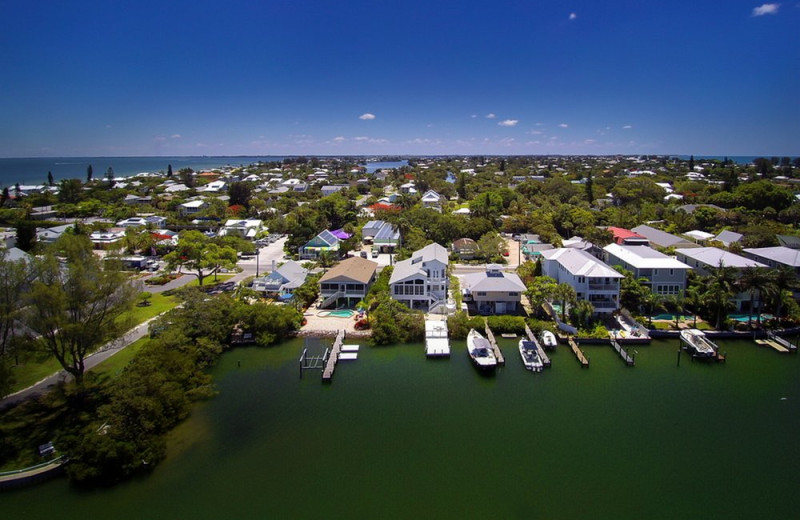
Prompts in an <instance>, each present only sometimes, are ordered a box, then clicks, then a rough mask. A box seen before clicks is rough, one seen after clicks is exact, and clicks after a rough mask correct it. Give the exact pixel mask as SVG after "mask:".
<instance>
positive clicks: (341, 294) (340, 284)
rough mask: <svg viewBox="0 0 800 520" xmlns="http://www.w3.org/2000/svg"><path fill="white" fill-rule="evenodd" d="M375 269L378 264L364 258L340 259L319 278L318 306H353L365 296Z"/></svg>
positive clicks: (373, 278) (374, 275) (323, 307)
mask: <svg viewBox="0 0 800 520" xmlns="http://www.w3.org/2000/svg"><path fill="white" fill-rule="evenodd" d="M377 270H378V264H377V263H376V262H372V261H370V260H367V259H365V258H361V257H358V256H351V257H349V258H347V259H345V260H342V261H341V262H339V263H338V264H337V265H336V266H334V267H333V268H332V269H331V270H330V271H328V272H327V273H325V274H324V275H322V278H320V279H319V292H320V298H321V300H322V303H320V305H319V307H320V308H322V309H325V308H330V307H338V306H339V305H344V306H346V307H352V306H354V305H355V304H356V303H358V302H360V301H361V300H363V299H364V297H366V295H367V292H369V288H370V287H371V286H372V284H373V282H375V277H376V274H375V273H376V272H377Z"/></svg>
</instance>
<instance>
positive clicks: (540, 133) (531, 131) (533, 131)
mask: <svg viewBox="0 0 800 520" xmlns="http://www.w3.org/2000/svg"><path fill="white" fill-rule="evenodd" d="M526 133H527V134H530V135H542V134H543V133H544V132H542V131H541V130H529V131H528V132H526Z"/></svg>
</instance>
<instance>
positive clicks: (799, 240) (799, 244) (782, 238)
mask: <svg viewBox="0 0 800 520" xmlns="http://www.w3.org/2000/svg"><path fill="white" fill-rule="evenodd" d="M776 236H777V237H778V242H779V243H780V244H781V245H782V246H786V247H789V248H792V249H800V237H798V236H795V235H776Z"/></svg>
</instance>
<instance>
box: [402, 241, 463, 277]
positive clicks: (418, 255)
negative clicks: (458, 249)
mask: <svg viewBox="0 0 800 520" xmlns="http://www.w3.org/2000/svg"><path fill="white" fill-rule="evenodd" d="M433 260H438V261H440V262H442V263H443V264H444V265H447V263H448V261H449V255H448V253H447V249H445V248H444V247H443V246H441V245H439V244H437V243H436V242H434V243H432V244H428V245H427V246H425V247H423V248H422V249H420V250H418V251H414V253H413V254H412V255H411V258H408V259H406V260H401V261H400V262H397V263H396V264H395V265H394V270H393V271H392V276H391V278H389V284H393V283H397V282H401V281H403V280H406V279H408V278H410V277H412V276H415V275H420V276H421V277H422V278H426V277H427V275H426V274H425V271H424V270H423V269H422V264H423V263H426V262H431V261H433Z"/></svg>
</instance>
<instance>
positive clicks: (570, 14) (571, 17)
mask: <svg viewBox="0 0 800 520" xmlns="http://www.w3.org/2000/svg"><path fill="white" fill-rule="evenodd" d="M577 17H578V15H577V14H575V13H569V19H570V20H574V19H575V18H577Z"/></svg>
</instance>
